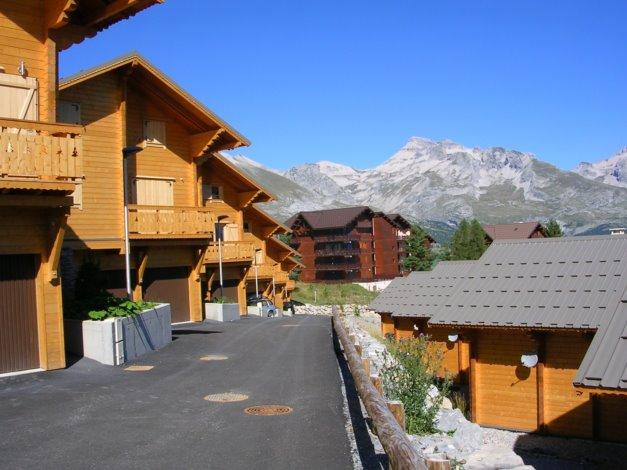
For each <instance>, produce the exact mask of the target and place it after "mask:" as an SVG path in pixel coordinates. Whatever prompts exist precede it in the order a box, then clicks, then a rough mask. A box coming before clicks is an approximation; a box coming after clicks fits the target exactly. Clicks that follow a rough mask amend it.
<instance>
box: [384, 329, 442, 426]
mask: <svg viewBox="0 0 627 470" xmlns="http://www.w3.org/2000/svg"><path fill="white" fill-rule="evenodd" d="M387 351H388V352H387V353H384V366H383V368H382V370H381V372H380V375H381V380H382V382H383V388H384V391H385V395H386V396H387V397H388V398H390V399H393V400H400V401H401V402H402V403H403V405H404V407H405V418H406V425H407V431H408V432H409V433H410V434H428V433H432V432H435V429H434V425H433V420H434V418H435V415H436V413H437V412H438V410H439V409H440V405H441V404H442V400H443V397H444V396H445V394H446V393H447V392H448V388H449V382H448V381H447V380H445V381H443V382H440V381H439V380H438V378H437V371H438V369H439V368H440V367H441V365H442V359H443V351H442V350H441V349H440V348H435V347H432V345H431V342H430V341H429V340H428V338H427V337H425V336H420V337H418V338H408V339H404V340H401V341H396V342H390V343H388V345H387ZM438 384H439V385H440V392H439V393H438V394H437V396H432V395H433V393H432V391H433V390H434V388H433V387H434V386H435V385H438Z"/></svg>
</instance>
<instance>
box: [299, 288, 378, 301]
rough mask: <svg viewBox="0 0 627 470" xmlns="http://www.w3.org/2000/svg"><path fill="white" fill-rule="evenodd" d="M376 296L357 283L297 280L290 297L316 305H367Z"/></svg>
mask: <svg viewBox="0 0 627 470" xmlns="http://www.w3.org/2000/svg"><path fill="white" fill-rule="evenodd" d="M376 296H377V293H376V292H370V291H368V290H366V289H364V288H363V287H361V286H359V285H357V284H323V283H315V284H308V283H305V282H297V283H296V288H295V289H294V292H293V293H292V299H294V300H297V301H298V302H303V303H305V304H316V305H345V304H360V305H367V304H369V303H370V302H372V300H374V298H375V297H376Z"/></svg>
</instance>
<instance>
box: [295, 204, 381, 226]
mask: <svg viewBox="0 0 627 470" xmlns="http://www.w3.org/2000/svg"><path fill="white" fill-rule="evenodd" d="M364 212H370V213H372V214H374V213H373V212H372V210H371V209H370V208H369V207H368V206H358V207H342V208H340V209H325V210H319V211H305V212H299V213H298V214H294V215H293V216H292V217H290V218H289V219H287V220H286V221H285V224H286V225H288V226H290V227H293V226H294V223H295V222H296V220H297V219H299V218H302V219H303V220H304V221H305V223H306V224H307V225H309V226H310V227H311V228H312V229H313V230H325V229H334V228H341V227H346V226H348V225H349V224H351V223H352V222H353V221H354V220H355V219H356V218H357V217H359V216H360V215H361V214H363V213H364Z"/></svg>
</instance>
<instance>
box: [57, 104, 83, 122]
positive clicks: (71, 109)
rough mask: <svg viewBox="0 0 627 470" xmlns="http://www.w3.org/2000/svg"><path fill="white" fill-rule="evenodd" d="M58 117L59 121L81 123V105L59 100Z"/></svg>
mask: <svg viewBox="0 0 627 470" xmlns="http://www.w3.org/2000/svg"><path fill="white" fill-rule="evenodd" d="M57 118H58V120H59V122H66V123H68V124H81V105H80V103H72V102H70V101H62V100H59V101H57Z"/></svg>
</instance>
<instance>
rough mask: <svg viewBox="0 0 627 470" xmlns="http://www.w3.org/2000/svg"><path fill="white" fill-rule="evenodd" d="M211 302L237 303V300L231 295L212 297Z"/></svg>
mask: <svg viewBox="0 0 627 470" xmlns="http://www.w3.org/2000/svg"><path fill="white" fill-rule="evenodd" d="M211 303H212V304H236V303H237V302H235V301H234V300H233V299H231V298H230V297H212V298H211Z"/></svg>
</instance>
